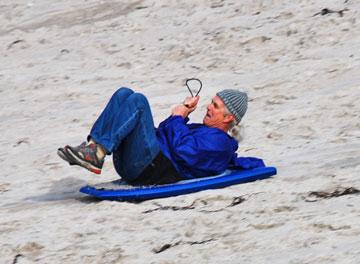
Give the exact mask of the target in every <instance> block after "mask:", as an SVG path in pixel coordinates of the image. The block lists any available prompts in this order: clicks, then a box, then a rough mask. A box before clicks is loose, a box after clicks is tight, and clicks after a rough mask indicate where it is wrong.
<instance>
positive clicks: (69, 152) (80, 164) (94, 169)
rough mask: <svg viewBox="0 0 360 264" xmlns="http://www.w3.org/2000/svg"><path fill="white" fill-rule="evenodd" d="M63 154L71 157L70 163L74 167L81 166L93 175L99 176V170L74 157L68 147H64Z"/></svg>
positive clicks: (74, 154)
mask: <svg viewBox="0 0 360 264" xmlns="http://www.w3.org/2000/svg"><path fill="white" fill-rule="evenodd" d="M65 153H66V154H68V156H70V157H71V160H72V162H73V163H74V165H78V166H81V167H83V168H85V169H87V170H89V171H91V172H93V173H96V174H101V169H99V168H97V167H95V166H94V165H92V164H90V163H89V162H88V161H86V160H83V159H82V158H80V157H79V156H78V155H76V153H75V152H73V151H72V149H71V147H70V146H66V147H65Z"/></svg>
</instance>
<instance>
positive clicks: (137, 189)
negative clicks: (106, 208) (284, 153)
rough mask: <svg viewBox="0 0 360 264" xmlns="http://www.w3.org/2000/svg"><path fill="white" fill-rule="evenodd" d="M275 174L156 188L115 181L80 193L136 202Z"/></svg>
mask: <svg viewBox="0 0 360 264" xmlns="http://www.w3.org/2000/svg"><path fill="white" fill-rule="evenodd" d="M275 174H276V168H274V167H263V168H256V169H251V170H242V171H231V170H229V171H226V172H225V173H223V174H221V175H217V176H211V177H206V178H197V179H191V180H184V181H180V182H176V183H172V184H166V185H157V186H156V185H155V186H129V185H124V182H121V181H114V182H113V183H112V184H111V186H110V187H96V186H95V187H93V186H85V187H82V188H81V189H80V192H82V193H85V194H88V195H91V196H94V197H96V198H98V199H103V200H119V201H139V200H148V199H155V198H164V197H170V196H177V195H182V194H188V193H193V192H198V191H203V190H208V189H218V188H224V187H227V186H230V185H234V184H241V183H246V182H251V181H256V180H263V179H266V178H269V177H271V176H272V175H275ZM119 182H120V183H119Z"/></svg>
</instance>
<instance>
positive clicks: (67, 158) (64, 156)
mask: <svg viewBox="0 0 360 264" xmlns="http://www.w3.org/2000/svg"><path fill="white" fill-rule="evenodd" d="M57 154H58V156H59V157H60V158H62V159H63V160H65V161H66V162H68V163H69V164H70V165H76V163H75V161H74V159H73V158H72V157H71V156H70V155H69V154H68V153H67V152H66V150H65V148H58V151H57Z"/></svg>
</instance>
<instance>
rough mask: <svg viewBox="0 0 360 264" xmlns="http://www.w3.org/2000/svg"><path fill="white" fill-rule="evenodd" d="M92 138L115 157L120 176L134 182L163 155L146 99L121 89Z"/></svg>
mask: <svg viewBox="0 0 360 264" xmlns="http://www.w3.org/2000/svg"><path fill="white" fill-rule="evenodd" d="M90 137H91V138H93V139H94V141H95V142H97V143H99V144H101V145H102V146H103V147H104V148H105V149H106V151H107V152H108V154H110V153H113V161H114V166H115V169H116V171H117V173H118V174H119V175H120V176H121V177H122V178H124V179H125V180H129V181H130V180H134V179H135V178H136V177H137V176H138V175H139V174H140V173H141V172H142V171H143V170H144V169H145V168H146V167H147V166H148V165H149V164H150V163H151V161H152V160H153V159H154V158H155V157H156V155H157V154H158V153H159V151H160V147H159V143H158V141H157V138H156V134H155V128H154V121H153V117H152V114H151V109H150V106H149V103H148V101H147V99H146V97H145V96H144V95H142V94H140V93H134V92H133V91H132V90H130V89H128V88H120V89H119V90H118V91H117V92H115V93H114V95H113V96H112V97H111V99H110V101H109V103H108V104H107V106H106V107H105V109H104V111H103V112H102V113H101V115H100V117H99V118H98V119H97V120H96V122H95V124H94V126H93V128H92V130H91V133H90Z"/></svg>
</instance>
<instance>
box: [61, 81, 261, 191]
mask: <svg viewBox="0 0 360 264" xmlns="http://www.w3.org/2000/svg"><path fill="white" fill-rule="evenodd" d="M198 102H199V96H195V97H187V98H186V99H185V101H184V102H183V103H182V104H179V105H177V106H176V107H175V108H174V109H173V110H172V112H171V115H170V116H169V117H168V118H167V119H165V120H164V121H163V122H161V123H160V124H159V127H158V128H154V122H153V117H152V114H151V110H150V106H149V103H148V100H147V99H146V97H145V96H144V95H143V94H141V93H136V92H134V91H133V90H131V89H129V88H125V87H123V88H120V89H118V90H117V91H116V92H115V93H114V94H113V96H112V97H111V99H110V101H109V102H108V104H107V105H106V107H105V109H104V110H103V112H102V113H101V115H100V116H99V118H98V119H97V120H96V122H95V123H94V125H93V127H92V129H91V132H90V135H89V136H88V137H87V142H83V143H82V144H81V145H79V146H75V147H73V146H68V145H67V146H65V147H64V148H59V149H58V155H59V156H60V157H61V158H62V159H64V160H65V161H67V162H68V163H70V165H79V166H81V167H84V168H86V169H88V170H90V171H91V172H94V173H97V174H100V173H101V169H102V166H103V164H104V160H105V157H106V155H110V154H112V156H113V163H114V167H115V169H116V171H117V173H118V174H119V175H120V176H121V178H122V179H124V180H126V181H127V182H129V183H131V184H135V185H136V184H139V185H147V184H167V183H173V182H177V181H180V180H183V179H190V178H198V177H206V176H211V175H216V174H220V173H223V172H224V171H225V170H226V169H228V168H242V169H248V168H255V167H263V166H264V163H263V162H262V160H260V159H256V158H238V157H237V154H236V153H235V152H236V150H237V148H238V143H237V141H236V140H235V139H234V138H232V137H231V136H230V135H228V133H227V132H228V131H229V129H231V128H232V127H233V126H234V125H236V124H238V123H239V122H240V121H241V119H242V117H243V116H244V114H245V112H246V110H247V103H248V97H247V94H246V93H244V92H241V91H237V90H233V89H226V90H222V91H220V92H218V93H217V94H216V95H215V97H213V99H212V101H211V103H210V104H209V105H208V106H207V112H206V114H205V116H204V119H203V123H202V124H188V121H189V118H188V116H189V114H190V113H192V112H193V111H194V110H195V109H196V107H197V104H198Z"/></svg>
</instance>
